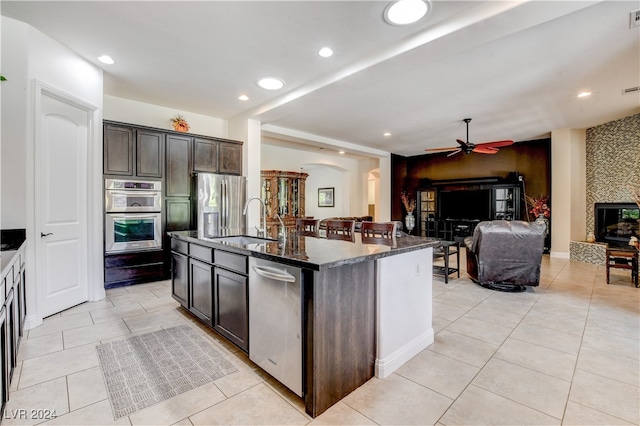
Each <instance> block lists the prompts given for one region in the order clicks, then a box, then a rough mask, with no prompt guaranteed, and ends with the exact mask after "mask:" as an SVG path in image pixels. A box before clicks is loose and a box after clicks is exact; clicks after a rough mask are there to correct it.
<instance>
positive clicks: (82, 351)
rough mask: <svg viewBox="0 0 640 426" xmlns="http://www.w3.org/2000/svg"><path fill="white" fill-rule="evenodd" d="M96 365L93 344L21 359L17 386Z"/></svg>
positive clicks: (30, 384)
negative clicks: (20, 371) (20, 370)
mask: <svg viewBox="0 0 640 426" xmlns="http://www.w3.org/2000/svg"><path fill="white" fill-rule="evenodd" d="M97 365H98V356H97V354H96V348H95V345H85V346H79V347H77V348H72V349H66V350H64V351H60V352H54V353H52V354H47V355H42V356H39V357H36V358H30V359H26V360H24V361H22V374H21V375H20V385H19V388H20V389H23V388H27V387H29V386H33V385H35V384H37V383H42V382H46V381H49V380H52V379H55V378H58V377H62V376H66V375H68V374H73V373H77V372H78V371H82V370H87V369H89V368H92V367H95V366H97Z"/></svg>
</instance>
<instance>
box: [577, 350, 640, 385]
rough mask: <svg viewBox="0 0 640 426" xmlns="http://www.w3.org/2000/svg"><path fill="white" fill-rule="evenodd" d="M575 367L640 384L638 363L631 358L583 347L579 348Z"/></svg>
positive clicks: (631, 383) (639, 366)
mask: <svg viewBox="0 0 640 426" xmlns="http://www.w3.org/2000/svg"><path fill="white" fill-rule="evenodd" d="M576 368H578V369H580V370H583V371H587V372H589V373H593V374H597V375H599V376H604V377H608V378H610V379H614V380H618V381H621V382H624V383H628V384H630V385H633V386H640V365H639V363H638V361H636V360H634V359H631V358H626V357H621V356H617V355H614V354H610V353H607V352H602V351H598V350H595V349H590V348H586V347H585V348H582V349H581V350H580V356H579V357H578V364H577V365H576Z"/></svg>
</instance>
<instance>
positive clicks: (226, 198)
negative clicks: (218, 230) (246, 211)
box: [222, 179, 229, 228]
mask: <svg viewBox="0 0 640 426" xmlns="http://www.w3.org/2000/svg"><path fill="white" fill-rule="evenodd" d="M222 187H223V188H224V191H223V192H222V199H223V200H224V201H223V204H222V217H223V218H224V227H225V228H227V227H228V226H229V188H228V186H227V180H226V179H224V180H223V181H222Z"/></svg>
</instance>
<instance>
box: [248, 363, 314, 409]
mask: <svg viewBox="0 0 640 426" xmlns="http://www.w3.org/2000/svg"><path fill="white" fill-rule="evenodd" d="M256 372H257V373H258V374H262V375H263V378H264V384H265V385H267V387H268V388H269V389H271V390H272V391H274V392H275V393H276V395H278V396H279V397H280V398H282V399H284V400H285V401H286V402H287V403H288V404H289V405H291V406H292V407H293V408H295V409H296V410H298V412H300V414H302V415H303V416H305V417H307V420H308V421H311V416H309V415H307V412H306V410H305V404H304V400H303V399H302V398H301V397H299V396H298V395H296V394H295V393H293V392H292V391H291V389H289V388H288V387H286V386H285V385H283V384H282V383H280V382H279V381H277V380H276V379H274V378H273V377H271V376H270V375H269V374H268V373H266V372H265V371H264V370H256ZM260 372H262V373H260Z"/></svg>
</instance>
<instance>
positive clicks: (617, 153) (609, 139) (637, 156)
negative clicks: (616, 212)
mask: <svg viewBox="0 0 640 426" xmlns="http://www.w3.org/2000/svg"><path fill="white" fill-rule="evenodd" d="M586 147H587V188H586V189H587V232H592V231H594V217H593V214H594V211H593V205H594V203H632V202H633V198H632V197H631V193H630V192H629V190H628V189H627V188H626V187H625V185H626V184H627V183H628V182H633V183H636V184H638V183H639V182H640V114H635V115H631V116H629V117H626V118H622V119H620V120H616V121H611V122H609V123H605V124H602V125H600V126H596V127H591V128H589V129H587V140H586Z"/></svg>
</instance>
